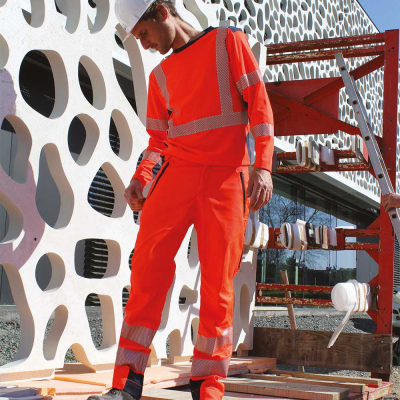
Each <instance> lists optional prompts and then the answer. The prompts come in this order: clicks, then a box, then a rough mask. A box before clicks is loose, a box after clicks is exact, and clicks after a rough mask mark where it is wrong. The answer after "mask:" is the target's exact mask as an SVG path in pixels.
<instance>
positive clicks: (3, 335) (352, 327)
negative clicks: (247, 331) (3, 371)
mask: <svg viewBox="0 0 400 400" xmlns="http://www.w3.org/2000/svg"><path fill="white" fill-rule="evenodd" d="M282 314H284V313H282ZM342 317H343V316H342V314H338V313H334V312H332V313H329V314H325V315H321V314H317V315H312V314H307V315H301V314H300V315H299V316H297V317H296V322H297V328H298V329H307V330H319V331H328V332H333V331H334V330H335V329H336V327H337V326H338V325H339V323H340V321H341V320H342ZM88 319H89V324H90V329H91V333H92V338H93V342H94V344H95V346H96V347H97V348H98V347H100V345H101V342H102V338H103V335H102V320H101V317H99V316H98V314H96V313H95V312H92V313H90V312H89V317H88ZM52 323H53V320H52V319H50V321H49V323H48V324H47V332H48V331H49V330H50V328H51V325H52ZM254 324H255V326H260V327H261V326H263V327H270V328H290V322H289V318H288V317H287V316H285V315H276V316H272V317H271V316H256V317H255V322H254ZM374 329H375V323H374V322H373V321H372V320H371V319H370V318H369V317H368V316H367V315H365V314H361V313H360V314H354V316H353V317H352V318H351V319H350V321H349V322H348V323H347V324H346V326H345V328H344V330H343V331H344V332H354V333H372V332H373V331H374ZM20 338H21V334H20V325H19V316H18V314H13V315H12V316H11V317H10V316H9V317H7V318H3V316H2V315H0V365H4V364H6V363H7V362H9V361H11V360H12V358H13V357H14V355H15V354H16V352H17V350H18V346H19V342H20ZM394 340H397V337H395V338H394ZM45 343H46V341H45ZM65 362H77V361H76V359H75V357H74V355H73V353H72V351H71V349H69V350H68V352H67V354H66V355H65ZM278 368H280V369H287V370H296V367H292V366H285V365H279V366H278ZM306 372H312V373H323V374H330V375H350V376H351V375H352V376H365V377H369V376H370V374H369V373H367V372H358V371H345V370H328V369H323V368H312V367H306ZM391 381H392V382H393V383H394V387H393V394H392V395H389V396H387V397H386V398H385V399H387V400H389V399H392V400H400V366H395V367H393V374H392V376H391Z"/></svg>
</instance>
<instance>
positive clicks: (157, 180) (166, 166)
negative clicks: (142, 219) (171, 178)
mask: <svg viewBox="0 0 400 400" xmlns="http://www.w3.org/2000/svg"><path fill="white" fill-rule="evenodd" d="M168 166H169V161H168V162H167V163H166V164H165V166H164V167H162V168H161V170H160V172H159V173H158V175H157V178H156V180H155V182H154V185H153V187H152V188H151V190H150V192H149V194H148V195H147V198H146V199H147V200H148V199H149V198H150V196H151V195H152V194H153V192H154V190H155V188H156V186H157V185H158V182H159V181H160V179H161V177H162V176H163V175H164V172H165V171H166V170H167V168H168Z"/></svg>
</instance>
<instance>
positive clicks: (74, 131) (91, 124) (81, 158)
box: [68, 114, 100, 166]
mask: <svg viewBox="0 0 400 400" xmlns="http://www.w3.org/2000/svg"><path fill="white" fill-rule="evenodd" d="M99 136H100V131H99V127H98V125H97V124H96V122H95V121H94V119H93V118H92V117H90V116H89V115H87V114H79V115H77V116H76V117H75V118H74V119H73V120H72V121H71V125H70V126H69V130H68V148H69V151H70V153H71V156H72V158H73V159H74V160H75V162H76V163H77V164H78V165H81V166H82V165H86V164H87V163H88V162H89V161H90V159H91V157H92V155H93V153H94V150H95V148H96V145H97V142H98V140H99Z"/></svg>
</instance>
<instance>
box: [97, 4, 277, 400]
mask: <svg viewBox="0 0 400 400" xmlns="http://www.w3.org/2000/svg"><path fill="white" fill-rule="evenodd" d="M116 14H117V17H118V18H119V20H120V23H121V25H122V26H123V27H124V29H125V30H126V32H127V33H131V34H132V35H134V36H135V38H136V39H138V40H140V42H141V44H142V46H143V47H144V48H145V49H149V48H152V49H156V50H157V51H159V52H160V53H161V54H166V53H168V52H169V51H170V50H171V49H172V50H173V51H172V54H171V55H170V56H169V57H168V58H166V59H164V60H163V61H162V62H161V63H160V64H159V65H158V66H157V67H156V68H155V69H154V70H153V72H152V73H151V75H150V78H149V93H148V105H147V121H146V128H147V131H148V133H149V135H150V139H149V146H148V148H147V149H146V151H145V152H144V154H143V160H142V161H141V163H140V165H139V167H138V168H137V170H136V173H135V175H134V176H133V178H132V181H131V183H130V185H129V186H128V188H127V189H126V192H125V198H126V200H127V202H128V203H129V205H130V207H131V209H132V210H134V211H140V210H142V208H143V213H142V217H141V222H140V231H139V233H138V237H137V241H136V245H135V252H134V256H133V258H132V275H131V283H132V285H131V292H130V298H129V301H128V304H127V306H126V308H125V313H126V316H125V320H124V324H123V327H122V331H121V337H120V342H119V348H118V352H117V359H116V365H115V370H114V379H113V388H114V389H112V390H111V391H110V392H108V393H107V394H106V395H105V396H102V397H101V399H107V400H113V399H124V400H132V399H139V398H140V397H141V394H142V386H143V377H144V370H145V367H146V365H147V360H148V357H149V354H150V349H149V347H150V344H151V342H152V340H153V337H154V335H155V334H156V331H157V329H158V327H159V324H160V321H161V313H162V310H163V306H164V302H165V298H166V295H167V292H168V289H169V288H170V286H171V284H172V282H173V277H174V273H175V263H174V257H175V255H176V253H177V251H178V249H179V247H180V245H181V242H182V240H183V238H184V237H185V235H186V232H187V230H188V228H189V227H190V226H191V225H192V224H194V227H195V229H196V231H197V237H198V250H199V258H200V265H201V289H200V290H201V291H200V294H201V306H200V322H199V330H198V335H197V341H196V344H195V349H194V354H193V362H192V370H191V379H190V387H191V391H192V397H193V399H202V400H203V399H205V400H211V399H213V400H217V399H222V397H223V393H224V385H223V384H222V383H221V382H220V381H219V379H220V378H223V377H226V375H227V372H228V367H229V360H230V357H231V354H232V341H233V328H232V326H233V315H232V314H233V300H234V293H233V284H232V280H233V277H234V276H235V274H236V272H237V271H238V269H239V266H240V263H241V258H242V250H243V243H244V230H245V227H246V224H247V217H248V212H249V208H250V209H252V210H258V209H259V208H260V207H262V206H264V205H265V204H266V203H267V202H268V201H269V200H270V199H271V196H272V180H271V164H272V154H273V149H274V144H273V117H272V110H271V107H270V103H269V100H268V97H267V94H266V90H265V87H264V83H263V79H262V76H261V73H260V70H259V67H258V65H257V62H256V60H255V58H254V56H253V54H252V52H251V49H250V47H249V44H248V42H247V39H246V37H245V35H244V34H243V33H242V32H241V31H240V30H238V29H235V28H217V29H215V28H212V27H210V28H208V29H206V30H205V31H203V32H199V31H197V30H195V29H194V28H193V27H191V26H190V25H189V24H187V23H186V22H184V21H183V20H182V19H181V18H180V16H179V15H178V13H177V12H176V10H175V8H174V7H173V5H172V3H170V2H168V1H165V0H156V1H155V2H153V3H152V4H151V5H150V6H149V4H146V3H143V0H116ZM249 119H250V127H251V131H252V134H253V136H254V137H255V142H256V145H255V148H256V162H255V168H254V170H253V172H252V174H251V176H250V177H249V173H248V167H247V166H248V165H249V158H248V154H247V148H246V136H247V134H248V131H249V122H248V121H249ZM160 156H163V157H164V158H165V160H164V163H163V165H162V167H161V170H160V172H159V173H158V175H157V177H156V179H155V181H154V183H153V185H152V187H151V189H150V191H149V194H148V196H147V198H146V199H144V197H143V193H142V192H143V187H144V186H145V185H146V184H147V183H149V182H150V181H151V180H152V169H153V167H154V166H155V164H156V163H157V162H158V161H159V160H160ZM246 191H247V195H246ZM92 399H98V397H92Z"/></svg>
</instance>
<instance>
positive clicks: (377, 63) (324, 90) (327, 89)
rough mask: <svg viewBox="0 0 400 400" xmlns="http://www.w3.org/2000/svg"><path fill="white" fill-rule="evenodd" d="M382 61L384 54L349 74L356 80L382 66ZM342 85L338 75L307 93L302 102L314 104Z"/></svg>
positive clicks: (383, 60)
mask: <svg viewBox="0 0 400 400" xmlns="http://www.w3.org/2000/svg"><path fill="white" fill-rule="evenodd" d="M384 62H385V56H384V55H381V56H379V57H376V58H374V59H373V60H371V61H368V62H367V63H365V64H363V65H361V66H360V67H358V68H356V69H354V70H353V71H350V75H351V76H352V77H353V78H354V79H355V80H358V79H360V78H362V77H363V76H365V75H368V74H370V73H371V72H373V71H375V70H377V69H379V68H381V67H383V64H384ZM342 87H344V83H343V79H342V78H341V77H339V78H337V79H336V80H334V81H332V82H330V83H328V84H326V85H325V86H323V87H321V88H319V89H317V90H315V91H314V92H311V93H309V94H308V95H307V96H305V97H304V102H305V103H306V104H307V105H311V104H314V103H316V102H317V101H319V100H321V99H323V98H324V97H326V96H329V95H330V94H332V93H335V92H337V91H338V90H340V89H341V88H342Z"/></svg>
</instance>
